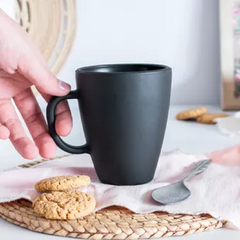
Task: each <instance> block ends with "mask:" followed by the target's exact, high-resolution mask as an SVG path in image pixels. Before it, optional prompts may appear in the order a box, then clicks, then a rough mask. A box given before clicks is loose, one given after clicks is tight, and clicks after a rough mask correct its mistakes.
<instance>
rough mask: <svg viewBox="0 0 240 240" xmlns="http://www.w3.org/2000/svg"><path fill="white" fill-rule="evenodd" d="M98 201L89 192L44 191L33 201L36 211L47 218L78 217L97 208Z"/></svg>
mask: <svg viewBox="0 0 240 240" xmlns="http://www.w3.org/2000/svg"><path fill="white" fill-rule="evenodd" d="M95 206H96V201H95V199H94V197H92V196H91V195H89V194H86V193H83V192H79V191H75V192H52V193H43V194H41V195H40V196H39V197H37V198H36V199H35V200H34V202H33V209H34V211H35V213H37V214H39V215H41V216H43V217H45V218H47V219H59V220H61V219H78V218H81V217H84V216H87V215H89V214H90V213H92V212H93V211H94V209H95Z"/></svg>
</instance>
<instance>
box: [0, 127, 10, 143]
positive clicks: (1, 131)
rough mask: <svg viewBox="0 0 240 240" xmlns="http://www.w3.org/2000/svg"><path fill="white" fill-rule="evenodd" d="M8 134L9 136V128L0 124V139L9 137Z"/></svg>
mask: <svg viewBox="0 0 240 240" xmlns="http://www.w3.org/2000/svg"><path fill="white" fill-rule="evenodd" d="M9 136H10V132H9V130H8V129H7V128H6V127H5V126H3V125H0V139H1V140H6V139H8V138H9Z"/></svg>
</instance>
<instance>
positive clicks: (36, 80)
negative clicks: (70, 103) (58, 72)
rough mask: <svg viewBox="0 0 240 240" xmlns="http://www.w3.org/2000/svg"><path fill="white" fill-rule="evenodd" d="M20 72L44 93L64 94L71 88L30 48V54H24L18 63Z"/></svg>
mask: <svg viewBox="0 0 240 240" xmlns="http://www.w3.org/2000/svg"><path fill="white" fill-rule="evenodd" d="M18 72H19V73H21V74H22V75H23V76H24V77H26V78H27V79H28V80H29V81H30V82H31V83H32V84H34V85H35V86H36V87H37V88H38V89H39V91H40V92H42V93H45V94H49V95H53V96H63V95H66V94H67V93H69V91H70V90H71V87H70V85H69V84H67V83H65V82H63V81H60V80H58V79H57V78H56V77H55V76H54V74H53V73H52V72H51V71H50V70H49V69H48V67H47V66H46V65H45V64H43V63H42V62H41V61H40V60H39V59H38V56H37V55H36V54H35V53H34V51H33V50H31V49H29V53H28V54H24V55H23V56H22V58H21V60H20V62H19V64H18Z"/></svg>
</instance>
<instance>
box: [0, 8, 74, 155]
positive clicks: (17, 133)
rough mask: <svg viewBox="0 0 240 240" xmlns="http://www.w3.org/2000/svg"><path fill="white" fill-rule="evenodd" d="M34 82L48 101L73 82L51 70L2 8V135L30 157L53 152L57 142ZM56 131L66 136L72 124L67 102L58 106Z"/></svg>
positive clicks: (0, 111) (0, 81) (0, 94)
mask: <svg viewBox="0 0 240 240" xmlns="http://www.w3.org/2000/svg"><path fill="white" fill-rule="evenodd" d="M32 85H35V86H36V87H37V89H38V91H39V92H40V93H41V95H42V96H43V97H44V99H45V100H46V101H49V100H50V98H51V96H52V95H55V96H63V95H66V94H67V93H68V92H69V91H70V85H68V84H67V83H65V82H62V81H60V80H58V79H57V78H56V77H55V76H54V75H53V74H52V73H51V72H50V70H49V68H48V66H47V63H46V62H45V60H44V58H43V57H42V55H41V53H40V52H39V50H38V49H37V48H36V47H35V46H34V44H33V42H32V41H31V39H30V37H29V36H28V34H27V33H26V32H25V31H24V30H23V29H22V28H21V27H20V26H19V25H18V24H17V23H15V22H14V21H13V20H12V19H11V18H9V17H8V16H7V15H6V14H5V13H4V12H3V11H2V10H1V9H0V124H1V125H0V139H7V138H9V139H10V141H11V142H12V144H13V145H14V147H15V148H16V150H17V151H18V152H19V153H20V154H21V155H22V156H23V157H24V158H27V159H33V158H35V157H36V156H37V155H38V154H40V155H41V156H42V157H44V158H49V157H51V156H53V155H54V153H55V150H56V145H55V143H54V141H53V140H52V138H51V137H50V135H49V133H48V130H47V125H46V122H45V119H44V117H43V114H42V112H41V110H40V107H39V105H38V103H37V100H36V99H35V97H34V94H33V93H32V90H31V88H30V87H31V86H32ZM13 102H14V103H15V105H16V107H17V108H18V110H19V112H20V113H21V115H22V117H23V119H24V121H25V123H26V125H27V127H28V129H29V132H30V133H31V136H32V138H33V141H34V143H33V142H32V141H31V140H30V139H29V138H28V137H27V135H26V133H25V131H24V129H23V126H22V125H21V122H20V120H19V118H18V116H17V113H16V111H15V108H14V105H13ZM56 114H57V118H56V131H57V133H58V134H59V135H61V136H66V135H68V134H69V133H70V131H71V128H72V119H71V115H70V112H69V107H68V104H67V102H62V103H61V104H59V106H58V109H57V112H56Z"/></svg>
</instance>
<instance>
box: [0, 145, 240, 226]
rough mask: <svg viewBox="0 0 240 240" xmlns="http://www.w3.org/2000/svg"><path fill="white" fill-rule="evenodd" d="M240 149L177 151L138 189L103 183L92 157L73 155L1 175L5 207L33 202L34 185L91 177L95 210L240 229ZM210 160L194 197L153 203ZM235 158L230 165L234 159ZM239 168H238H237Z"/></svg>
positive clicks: (192, 182) (196, 181)
mask: <svg viewBox="0 0 240 240" xmlns="http://www.w3.org/2000/svg"><path fill="white" fill-rule="evenodd" d="M239 149H240V148H239V147H238V146H237V147H234V148H230V149H227V150H223V151H219V152H214V153H212V154H208V155H204V154H200V155H191V154H186V153H184V152H182V151H181V150H176V151H173V152H169V153H164V154H162V155H161V156H160V159H159V164H158V167H157V170H156V174H155V177H154V179H153V180H152V181H151V182H149V183H147V184H143V185H138V186H112V185H106V184H102V183H100V182H99V180H98V178H97V176H96V173H95V170H94V168H93V165H92V162H91V159H90V157H89V156H88V155H72V156H69V157H64V158H62V159H56V160H52V161H47V162H44V163H41V164H39V165H37V166H34V167H32V168H25V169H22V168H19V167H18V168H14V169H10V170H8V171H4V172H2V173H0V202H8V201H12V200H16V199H19V198H25V199H28V200H30V201H32V200H33V199H34V198H36V197H37V196H38V195H39V193H38V192H36V191H35V190H34V184H35V183H36V182H37V181H39V180H41V179H43V178H48V177H52V176H58V175H71V174H73V175H76V174H78V175H79V174H86V175H89V176H90V178H91V181H92V183H91V185H90V186H88V187H86V188H84V189H81V191H84V192H88V193H90V194H92V195H94V196H95V198H96V202H97V207H96V211H97V210H99V209H102V208H105V207H107V206H112V205H118V206H124V207H126V208H129V209H130V210H132V211H134V212H136V213H150V212H154V211H167V212H170V213H186V214H200V213H209V214H211V215H212V216H214V217H215V218H217V219H219V220H227V221H230V222H232V223H233V224H234V225H235V226H236V227H238V228H240V150H239ZM209 157H211V158H212V163H211V164H210V166H209V167H208V169H207V170H206V171H205V172H203V173H201V174H200V175H198V176H196V177H194V178H193V179H192V180H190V181H189V182H187V183H186V185H187V187H188V188H189V189H190V190H191V193H192V194H191V196H190V197H189V198H188V199H187V200H185V201H183V202H180V203H177V204H174V205H167V206H163V205H161V204H158V203H156V202H155V201H154V200H153V199H152V198H151V192H152V191H153V190H154V189H156V188H158V187H161V186H164V185H167V184H169V183H172V182H174V181H176V180H178V179H180V178H182V177H183V176H184V175H185V174H186V173H187V172H188V171H189V170H190V169H191V167H192V166H193V165H194V163H195V162H197V161H199V160H203V159H207V158H209ZM229 159H231V160H229ZM236 166H237V167H236Z"/></svg>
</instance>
